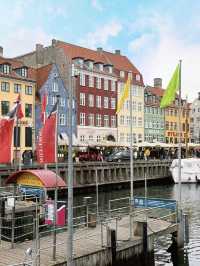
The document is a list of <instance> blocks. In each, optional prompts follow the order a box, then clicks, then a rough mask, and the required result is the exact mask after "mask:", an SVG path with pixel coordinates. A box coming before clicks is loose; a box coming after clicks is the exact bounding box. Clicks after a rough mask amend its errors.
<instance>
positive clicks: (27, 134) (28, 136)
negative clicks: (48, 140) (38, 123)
mask: <svg viewBox="0 0 200 266" xmlns="http://www.w3.org/2000/svg"><path fill="white" fill-rule="evenodd" d="M25 146H26V147H32V127H25Z"/></svg>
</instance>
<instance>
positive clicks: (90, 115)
mask: <svg viewBox="0 0 200 266" xmlns="http://www.w3.org/2000/svg"><path fill="white" fill-rule="evenodd" d="M88 124H89V126H94V114H89V115H88Z"/></svg>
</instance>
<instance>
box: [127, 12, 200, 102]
mask: <svg viewBox="0 0 200 266" xmlns="http://www.w3.org/2000/svg"><path fill="white" fill-rule="evenodd" d="M136 25H137V29H138V26H139V25H140V26H141V29H142V30H143V33H142V34H141V35H140V36H139V37H137V38H135V39H133V40H132V41H131V42H130V43H129V51H131V54H132V58H133V62H134V63H135V64H136V66H137V67H138V68H139V69H140V70H141V72H142V74H143V77H144V81H145V83H147V84H152V83H153V78H155V77H160V78H162V79H163V85H164V87H166V86H167V83H168V81H169V79H170V77H171V75H172V73H173V71H174V69H175V67H176V65H177V63H178V61H179V60H180V59H182V94H183V96H184V97H185V96H186V95H188V96H189V100H193V99H194V98H195V97H197V92H198V90H199V91H200V82H199V65H200V46H199V44H198V43H196V42H191V41H189V40H188V39H187V34H185V32H183V31H182V30H181V29H179V28H178V27H177V26H176V25H175V24H174V23H173V22H172V20H170V19H169V17H165V16H162V18H160V17H159V16H157V15H156V16H152V15H151V16H150V17H148V18H144V17H141V18H140V19H139V20H138V21H137V22H136V23H134V27H133V28H135V26H136ZM150 29H151V30H150ZM190 33H191V32H190ZM184 34H185V35H184ZM190 36H191V35H190Z"/></svg>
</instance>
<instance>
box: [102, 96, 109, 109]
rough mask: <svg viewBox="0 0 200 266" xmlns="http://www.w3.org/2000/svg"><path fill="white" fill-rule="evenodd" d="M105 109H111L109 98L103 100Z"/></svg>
mask: <svg viewBox="0 0 200 266" xmlns="http://www.w3.org/2000/svg"><path fill="white" fill-rule="evenodd" d="M103 107H104V108H106V109H108V108H109V98H108V97H104V98H103Z"/></svg>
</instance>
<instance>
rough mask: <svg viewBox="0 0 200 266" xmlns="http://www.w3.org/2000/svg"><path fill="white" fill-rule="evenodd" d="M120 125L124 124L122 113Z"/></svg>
mask: <svg viewBox="0 0 200 266" xmlns="http://www.w3.org/2000/svg"><path fill="white" fill-rule="evenodd" d="M120 125H121V126H123V125H124V115H121V116H120Z"/></svg>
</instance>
